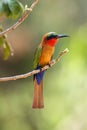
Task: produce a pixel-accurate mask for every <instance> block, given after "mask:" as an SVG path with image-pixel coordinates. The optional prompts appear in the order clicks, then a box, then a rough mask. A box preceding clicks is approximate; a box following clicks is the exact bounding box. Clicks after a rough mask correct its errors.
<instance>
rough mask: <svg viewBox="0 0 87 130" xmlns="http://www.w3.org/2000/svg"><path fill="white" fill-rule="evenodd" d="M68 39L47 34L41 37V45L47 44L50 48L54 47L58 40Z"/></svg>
mask: <svg viewBox="0 0 87 130" xmlns="http://www.w3.org/2000/svg"><path fill="white" fill-rule="evenodd" d="M64 37H69V35H66V34H57V33H55V32H49V33H47V34H45V35H44V37H43V43H45V44H49V45H50V46H53V47H54V46H55V45H56V43H57V42H58V40H59V39H60V38H64Z"/></svg>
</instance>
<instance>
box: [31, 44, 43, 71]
mask: <svg viewBox="0 0 87 130" xmlns="http://www.w3.org/2000/svg"><path fill="white" fill-rule="evenodd" d="M41 52H42V47H41V45H39V46H38V48H37V50H36V52H35V56H34V62H33V68H34V69H36V68H37V66H38V63H39V59H40V56H41Z"/></svg>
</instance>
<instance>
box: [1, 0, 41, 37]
mask: <svg viewBox="0 0 87 130" xmlns="http://www.w3.org/2000/svg"><path fill="white" fill-rule="evenodd" d="M38 1H39V0H35V1H34V3H33V4H32V5H31V6H30V8H29V9H27V10H26V11H25V13H24V15H23V16H22V17H21V18H20V19H19V20H18V21H17V22H16V23H15V24H14V25H12V26H11V27H9V28H7V29H6V30H4V31H3V32H0V37H1V36H3V35H4V34H7V33H9V32H11V31H12V30H14V29H16V28H17V27H18V26H19V25H20V24H22V23H23V22H24V20H25V19H26V18H27V17H28V16H29V15H30V13H31V12H32V10H33V9H34V7H35V6H36V4H37V3H38Z"/></svg>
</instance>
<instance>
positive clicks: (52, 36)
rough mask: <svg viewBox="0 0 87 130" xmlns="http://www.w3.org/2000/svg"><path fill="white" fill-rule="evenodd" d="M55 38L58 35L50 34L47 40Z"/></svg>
mask: <svg viewBox="0 0 87 130" xmlns="http://www.w3.org/2000/svg"><path fill="white" fill-rule="evenodd" d="M53 38H58V35H49V36H48V37H47V40H50V39H53Z"/></svg>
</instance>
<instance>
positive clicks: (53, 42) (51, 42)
mask: <svg viewBox="0 0 87 130" xmlns="http://www.w3.org/2000/svg"><path fill="white" fill-rule="evenodd" d="M57 41H58V39H51V40H48V41H47V43H48V44H49V45H50V46H52V47H54V46H55V45H56V43H57Z"/></svg>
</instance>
